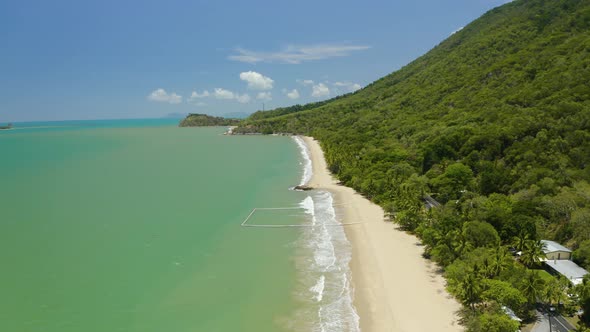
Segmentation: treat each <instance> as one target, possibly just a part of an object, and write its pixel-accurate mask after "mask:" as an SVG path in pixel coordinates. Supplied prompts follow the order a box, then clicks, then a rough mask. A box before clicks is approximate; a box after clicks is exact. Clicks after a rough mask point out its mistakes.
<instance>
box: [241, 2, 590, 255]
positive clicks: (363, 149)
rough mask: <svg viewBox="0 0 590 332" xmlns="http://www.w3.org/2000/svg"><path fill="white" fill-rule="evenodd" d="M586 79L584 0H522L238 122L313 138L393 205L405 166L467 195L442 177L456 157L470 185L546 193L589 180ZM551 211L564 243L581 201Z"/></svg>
mask: <svg viewBox="0 0 590 332" xmlns="http://www.w3.org/2000/svg"><path fill="white" fill-rule="evenodd" d="M589 81H590V2H588V1H575V0H561V1H559V0H552V1H541V0H529V1H522V0H520V1H519V0H517V1H514V2H511V3H508V4H506V5H504V6H501V7H498V8H496V9H493V10H491V11H489V12H488V13H486V14H485V15H483V16H482V17H481V18H479V19H477V20H476V21H474V22H472V23H471V24H469V25H468V26H466V27H465V28H464V29H463V30H461V31H459V32H457V33H455V34H453V35H452V36H450V37H449V38H448V39H447V40H445V41H443V42H442V43H441V44H439V45H438V46H437V47H435V48H434V49H433V50H431V51H430V52H428V53H427V54H425V55H424V56H422V57H420V58H418V59H417V60H415V61H414V62H412V63H410V64H409V65H407V66H405V67H404V68H402V69H401V70H399V71H397V72H394V73H393V74H390V75H388V76H386V77H384V78H382V79H380V80H378V81H376V82H374V83H372V84H370V85H369V86H367V87H365V88H364V89H362V90H360V91H358V92H356V93H354V94H351V95H348V96H345V97H343V98H339V99H335V100H332V101H330V102H328V103H325V104H323V105H320V106H319V107H317V108H311V109H308V108H306V107H305V106H303V107H301V106H295V107H294V109H293V110H291V112H289V110H285V109H283V110H282V111H281V112H280V113H281V114H286V115H280V116H276V117H270V118H264V119H261V120H256V119H257V118H261V117H262V116H261V115H260V114H258V115H257V116H256V118H249V119H246V121H245V122H244V123H243V124H242V126H241V127H240V128H238V129H237V131H238V132H247V131H259V132H264V131H266V132H289V133H299V134H307V135H311V136H314V137H316V138H317V139H319V140H320V142H321V144H322V146H323V148H324V149H325V150H326V157H327V159H328V163H329V165H330V168H331V170H332V171H333V172H334V173H336V174H337V175H338V177H339V178H340V179H341V180H342V181H343V182H344V183H345V184H347V185H349V186H352V187H354V188H355V189H357V190H360V191H361V192H363V193H364V194H366V195H367V196H369V197H371V198H372V199H374V200H375V201H376V202H378V203H381V204H382V205H385V206H389V207H390V208H391V206H390V203H392V200H393V197H394V196H395V193H394V191H395V190H397V189H396V188H398V187H399V184H401V183H404V182H406V181H407V180H408V179H409V178H410V175H411V174H415V176H413V177H411V178H412V179H413V180H414V181H418V182H419V183H420V184H425V185H427V188H426V189H425V190H426V191H428V192H431V193H432V194H433V195H434V196H435V198H437V199H438V200H439V201H441V202H443V203H444V202H447V201H449V200H456V199H458V198H461V197H463V196H465V195H462V194H461V192H459V191H458V190H455V189H457V188H454V187H453V188H451V187H448V186H446V185H443V183H442V182H445V181H450V180H448V179H446V178H445V177H444V176H445V174H446V173H445V172H446V171H447V170H448V167H449V166H451V165H453V164H458V165H456V166H454V167H452V168H451V169H456V168H458V167H460V166H465V167H464V168H462V169H463V170H464V171H466V172H467V173H470V174H472V176H471V177H469V178H467V179H462V182H461V183H457V184H456V185H455V187H461V188H459V190H463V189H467V190H468V193H469V195H473V193H476V194H479V195H485V196H488V195H490V194H493V193H499V194H503V195H510V196H514V197H513V198H516V197H518V198H523V199H524V198H525V197H526V198H527V199H530V200H533V201H535V200H539V199H542V200H544V201H546V200H548V199H550V198H551V197H556V196H559V195H564V192H565V191H567V190H570V191H576V190H577V189H575V188H580V186H585V182H588V181H590V169H589V168H588V165H589V163H590V84H589V83H588V82H589ZM273 112H275V111H268V112H267V113H268V114H273ZM459 165H460V166H459ZM418 175H419V176H420V177H418ZM447 175H448V174H447ZM463 182H464V183H463ZM417 185H418V184H414V185H413V186H414V187H415V186H417ZM566 188H570V189H567V190H566ZM586 188H587V187H586ZM580 190H581V189H580ZM544 206H547V207H548V205H547V204H544ZM552 209H553V211H543V216H544V217H546V218H548V219H549V221H551V223H550V224H545V225H546V226H547V227H546V228H547V229H540V231H545V230H547V231H550V233H551V235H554V236H555V237H557V239H558V240H562V241H565V242H567V241H568V240H570V239H571V238H572V236H573V233H574V232H572V230H571V226H572V225H571V224H570V223H566V222H565V221H567V220H568V219H569V218H571V213H569V212H565V211H573V210H576V209H573V208H570V207H554V208H552ZM560 209H561V210H563V211H562V212H558V210H560ZM533 210H534V211H531V213H533V212H534V213H535V214H537V213H540V212H542V211H540V210H539V209H538V208H535V209H533ZM564 218H565V219H564ZM497 226H501V225H497ZM588 228H589V229H588V232H584V234H587V235H585V237H590V225H589V227H588ZM500 230H502V229H500ZM543 234H544V233H543ZM578 242H580V241H578ZM570 244H573V245H576V243H570Z"/></svg>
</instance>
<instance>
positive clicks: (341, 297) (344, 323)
mask: <svg viewBox="0 0 590 332" xmlns="http://www.w3.org/2000/svg"><path fill="white" fill-rule="evenodd" d="M294 140H295V142H296V143H297V145H298V146H299V149H300V151H301V155H302V159H303V162H302V165H303V169H304V171H303V176H302V179H301V184H302V185H303V184H307V182H308V181H309V179H311V176H312V171H311V167H312V164H311V158H310V155H309V150H308V148H307V146H306V144H305V142H304V141H303V140H302V139H301V138H299V137H295V138H294ZM300 207H301V208H302V209H303V210H304V211H305V215H306V219H307V222H308V223H309V224H310V225H311V227H304V228H303V234H302V237H301V239H300V244H299V247H300V248H301V251H300V254H299V257H298V259H297V262H298V264H297V269H298V271H299V274H300V276H301V280H300V282H301V289H300V291H299V300H300V301H301V302H303V303H304V304H305V305H304V309H302V310H301V311H300V312H299V313H298V314H297V315H296V316H297V317H299V318H298V319H297V320H298V324H296V325H297V326H298V329H297V330H309V331H314V332H316V331H317V332H343V331H347V332H359V331H360V327H359V316H358V314H357V313H356V310H355V308H354V305H353V300H352V299H353V289H352V285H351V277H352V273H351V271H350V267H349V264H350V260H351V258H352V248H351V245H350V242H349V241H348V239H347V238H346V234H345V233H344V229H343V228H342V227H340V226H333V225H334V224H338V223H339V220H338V218H337V215H336V210H335V209H334V200H333V197H332V194H331V193H330V192H328V191H315V192H313V193H311V194H309V195H308V196H306V197H305V198H304V199H303V200H302V201H301V203H300ZM328 225H331V226H328ZM311 317H315V318H314V319H310V318H311ZM302 325H303V326H304V328H303V329H302Z"/></svg>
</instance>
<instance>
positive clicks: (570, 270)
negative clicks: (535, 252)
mask: <svg viewBox="0 0 590 332" xmlns="http://www.w3.org/2000/svg"><path fill="white" fill-rule="evenodd" d="M545 264H547V266H549V267H550V268H552V269H553V270H555V271H557V272H558V273H559V274H561V275H563V276H564V277H566V278H567V279H568V280H569V281H571V282H572V283H573V284H574V285H577V284H579V283H580V282H582V279H583V278H584V276H585V275H587V274H588V271H586V270H584V269H583V268H581V267H579V266H578V264H576V263H574V262H572V261H569V260H565V259H556V260H547V261H545Z"/></svg>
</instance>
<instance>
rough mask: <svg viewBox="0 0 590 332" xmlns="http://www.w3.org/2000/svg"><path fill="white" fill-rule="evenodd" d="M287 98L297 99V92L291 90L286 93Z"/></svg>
mask: <svg viewBox="0 0 590 332" xmlns="http://www.w3.org/2000/svg"><path fill="white" fill-rule="evenodd" d="M287 97H289V99H297V98H299V91H297V89H293V90H292V91H291V92H289V93H287Z"/></svg>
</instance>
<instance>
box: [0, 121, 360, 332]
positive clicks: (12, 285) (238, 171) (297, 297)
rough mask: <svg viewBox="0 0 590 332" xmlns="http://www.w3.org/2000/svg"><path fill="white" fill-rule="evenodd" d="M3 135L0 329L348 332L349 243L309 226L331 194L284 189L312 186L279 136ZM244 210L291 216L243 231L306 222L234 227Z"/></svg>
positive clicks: (139, 131) (160, 132) (153, 127)
mask: <svg viewBox="0 0 590 332" xmlns="http://www.w3.org/2000/svg"><path fill="white" fill-rule="evenodd" d="M23 127H26V128H23ZM16 128H22V129H18V130H10V131H6V132H0V151H1V152H2V155H1V157H0V158H1V160H0V181H1V183H2V185H1V186H0V210H1V216H0V261H2V262H3V267H2V273H0V287H1V288H2V297H0V331H48V332H53V331H56V332H57V331H59V332H64V331H97V332H98V331H100V332H102V331H262V332H264V331H287V330H293V329H296V330H299V331H304V330H308V331H356V329H355V328H356V326H358V317H357V316H356V314H355V313H354V311H353V309H352V306H351V299H350V286H349V285H350V271H349V270H348V261H349V259H350V256H349V255H350V250H349V249H350V248H349V244H348V241H346V237H345V236H344V233H343V231H342V229H341V228H338V227H323V226H322V224H323V223H332V222H334V221H335V220H336V219H337V217H336V212H335V211H334V209H333V207H332V203H331V196H330V195H329V193H326V192H323V193H322V192H318V193H314V194H311V196H310V194H309V193H304V192H296V191H292V190H288V188H290V187H292V186H293V185H295V184H298V183H301V182H302V181H307V180H306V179H308V178H309V177H310V176H311V164H310V162H309V161H308V159H306V157H305V155H304V154H303V155H302V154H301V152H302V151H304V150H301V147H302V146H301V145H298V144H296V142H294V141H293V140H292V139H290V138H288V137H266V136H265V137H261V136H239V137H233V136H223V135H221V133H222V132H223V131H224V128H177V127H176V126H175V123H174V122H172V121H170V120H163V121H159V120H138V121H132V120H123V121H121V120H119V121H111V122H109V121H98V122H88V121H84V122H82V123H78V122H61V123H32V124H31V123H29V124H16ZM309 204H313V207H312V208H310V205H309ZM254 207H301V209H298V210H285V211H274V212H273V213H256V214H255V215H254V216H253V219H252V222H253V223H259V224H281V223H282V224H293V223H295V224H308V223H315V224H316V226H314V227H302V228H296V229H279V230H277V229H266V228H249V227H240V226H239V225H240V223H241V222H242V220H243V219H244V218H245V217H246V216H247V215H248V214H249V213H250V211H251V210H252V209H253V208H254ZM355 325H356V326H355ZM302 328H303V329H302Z"/></svg>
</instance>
